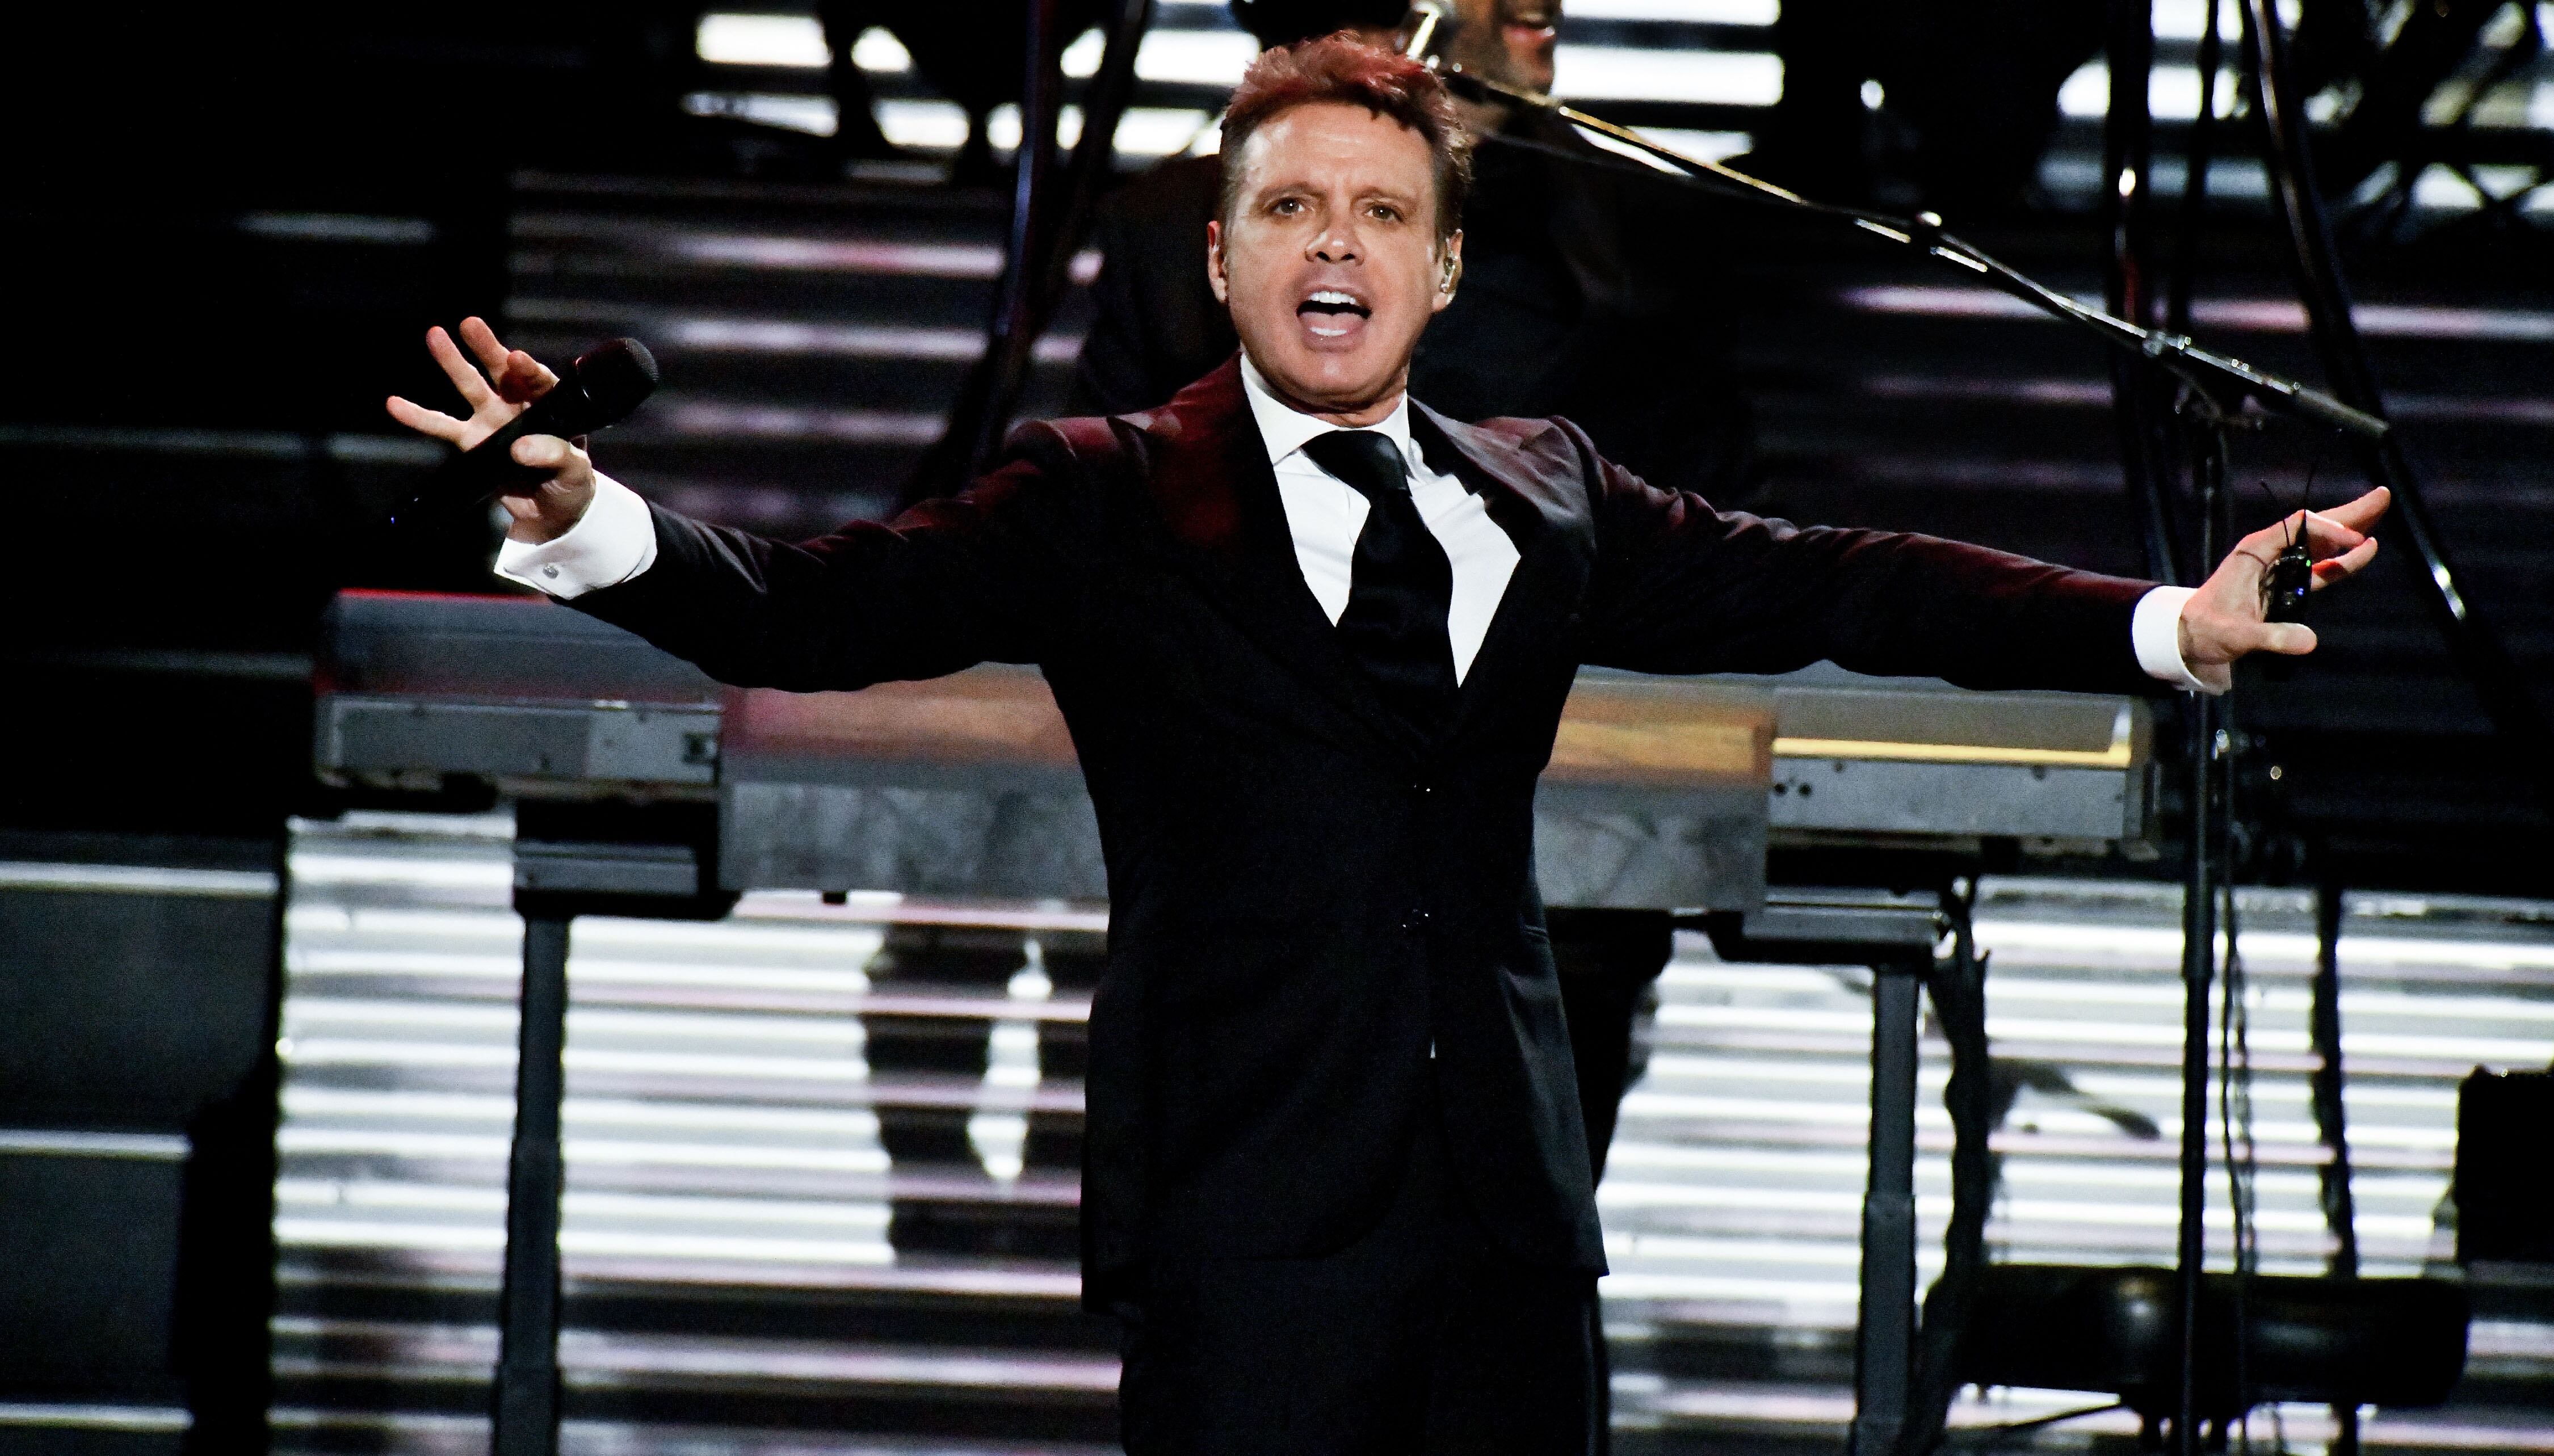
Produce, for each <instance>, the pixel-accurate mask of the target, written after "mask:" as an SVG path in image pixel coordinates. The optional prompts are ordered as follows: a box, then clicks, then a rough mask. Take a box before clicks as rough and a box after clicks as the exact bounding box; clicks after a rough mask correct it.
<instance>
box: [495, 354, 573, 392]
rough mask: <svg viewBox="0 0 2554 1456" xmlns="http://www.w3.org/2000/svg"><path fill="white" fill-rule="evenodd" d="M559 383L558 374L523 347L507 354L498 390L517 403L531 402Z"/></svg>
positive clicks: (498, 377)
mask: <svg viewBox="0 0 2554 1456" xmlns="http://www.w3.org/2000/svg"><path fill="white" fill-rule="evenodd" d="M557 384H558V376H557V375H554V374H552V373H550V372H549V369H548V367H547V366H545V365H543V364H542V363H541V362H540V361H539V360H537V359H534V358H533V357H532V356H530V355H529V354H526V353H524V352H523V351H522V350H521V349H518V350H516V351H515V352H513V353H512V354H509V355H507V356H506V363H505V367H504V369H502V370H501V371H499V373H498V375H497V392H498V393H499V394H501V395H503V396H505V397H506V398H507V399H508V400H509V401H511V402H513V403H516V404H529V403H530V402H532V401H533V400H535V399H537V398H539V397H541V396H542V395H543V394H546V393H548V392H550V390H551V389H552V388H553V387H555V386H556V385H557Z"/></svg>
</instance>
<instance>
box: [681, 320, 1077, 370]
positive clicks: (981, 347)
mask: <svg viewBox="0 0 2554 1456" xmlns="http://www.w3.org/2000/svg"><path fill="white" fill-rule="evenodd" d="M658 331H659V332H660V333H661V334H662V335H663V337H664V340H665V343H666V344H668V345H671V346H674V347H679V348H688V349H700V350H706V351H714V352H728V353H742V354H822V355H837V356H841V357H844V358H853V359H918V360H940V361H946V362H951V363H962V364H964V363H973V362H974V361H975V360H976V359H977V358H979V357H980V356H982V355H983V354H984V352H985V335H984V334H983V333H982V332H980V331H978V330H975V329H954V328H915V327H910V326H905V325H886V324H812V323H805V322H800V321H797V320H793V319H766V318H676V319H672V320H670V321H668V322H666V323H665V324H663V325H661V326H660V328H659V330H658ZM1081 352H1082V340H1081V339H1080V338H1079V337H1078V336H1076V335H1072V334H1048V335H1044V336H1042V337H1040V338H1039V340H1038V342H1037V347H1036V350H1035V358H1036V359H1037V360H1038V362H1040V363H1043V364H1070V363H1072V362H1073V360H1074V359H1075V358H1076V357H1077V356H1079V355H1080V354H1081Z"/></svg>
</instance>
